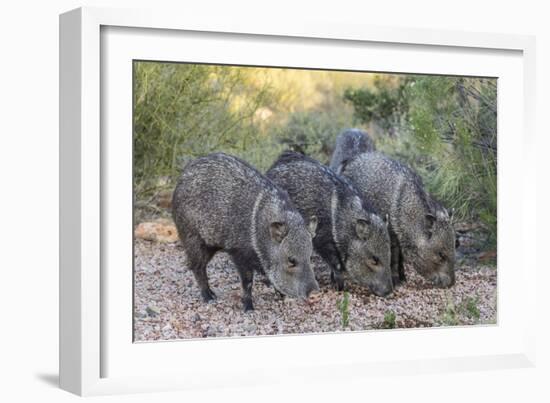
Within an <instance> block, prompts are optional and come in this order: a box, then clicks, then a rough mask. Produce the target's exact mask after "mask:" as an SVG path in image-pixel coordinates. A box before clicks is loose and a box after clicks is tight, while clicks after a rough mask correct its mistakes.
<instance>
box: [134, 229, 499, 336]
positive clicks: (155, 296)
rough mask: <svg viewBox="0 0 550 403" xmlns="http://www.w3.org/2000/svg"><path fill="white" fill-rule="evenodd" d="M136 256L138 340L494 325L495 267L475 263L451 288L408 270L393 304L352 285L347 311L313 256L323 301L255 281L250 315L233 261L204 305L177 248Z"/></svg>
mask: <svg viewBox="0 0 550 403" xmlns="http://www.w3.org/2000/svg"><path fill="white" fill-rule="evenodd" d="M134 253H135V268H134V281H135V296H134V339H135V340H136V341H151V340H170V339H186V338H202V337H219V336H251V335H274V334H292V333H310V332H316V333H317V332H334V331H353V330H368V329H380V328H393V327H395V328H416V327H432V326H449V325H474V324H489V323H495V322H496V308H497V307H496V300H497V298H496V293H497V271H496V268H494V267H492V266H490V265H483V266H479V265H473V264H472V262H471V261H469V260H460V261H459V265H458V267H457V271H456V284H455V285H454V286H453V287H452V288H451V289H445V290H442V289H434V288H432V287H430V286H429V285H428V284H427V283H425V282H424V280H423V279H422V278H421V277H420V276H419V275H417V274H416V273H415V272H414V271H413V270H412V269H410V268H406V275H407V282H406V283H404V284H403V285H401V286H400V287H398V288H397V289H396V290H395V291H394V293H393V294H392V295H391V296H390V297H386V298H380V297H377V296H376V295H374V294H372V293H370V292H369V291H368V290H367V289H365V288H361V287H356V286H353V285H348V287H347V292H348V293H349V294H348V303H347V308H346V309H345V312H344V309H343V308H342V303H341V301H342V299H343V298H344V292H337V291H335V290H333V289H332V288H331V287H330V281H329V270H328V267H327V266H326V265H325V264H324V262H323V261H322V260H321V259H320V258H318V257H314V264H315V267H316V273H317V274H318V275H317V277H318V280H319V285H320V286H321V291H320V292H319V293H318V294H315V295H314V296H312V297H311V298H310V299H309V300H308V301H307V302H303V301H299V300H295V299H292V298H282V297H280V296H278V295H277V293H276V292H275V291H274V290H273V288H271V287H268V286H266V285H265V284H264V283H263V282H262V281H261V280H262V276H260V275H258V274H256V276H255V278H254V286H253V298H254V307H255V311H252V312H247V313H244V312H243V311H242V304H241V300H240V298H241V284H240V280H239V277H238V274H237V271H236V269H235V267H234V266H233V263H232V262H231V260H230V258H229V256H228V255H226V254H224V253H218V254H217V255H216V256H215V257H214V258H213V259H212V261H211V262H210V264H209V265H208V268H207V270H208V277H209V280H210V285H211V288H212V289H213V290H214V292H215V293H216V294H217V296H218V298H217V300H216V301H214V302H211V303H208V304H206V303H204V302H202V300H201V298H200V292H199V289H198V287H197V285H196V283H195V279H194V278H193V274H192V273H191V271H190V270H188V268H187V266H186V258H185V253H184V252H183V250H182V249H181V247H180V246H179V245H178V244H174V243H161V242H155V241H146V240H142V239H136V241H135V251H134ZM344 316H347V318H345V317H344ZM346 319H347V323H346Z"/></svg>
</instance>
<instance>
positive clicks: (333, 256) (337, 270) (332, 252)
mask: <svg viewBox="0 0 550 403" xmlns="http://www.w3.org/2000/svg"><path fill="white" fill-rule="evenodd" d="M317 249H318V250H319V255H321V257H322V258H323V260H324V261H325V262H326V263H327V264H328V265H329V267H330V282H331V283H332V286H333V287H334V288H335V289H336V291H343V290H344V286H345V283H344V267H342V265H341V264H340V260H339V259H338V251H337V250H336V249H335V248H334V246H333V245H320V246H318V247H317Z"/></svg>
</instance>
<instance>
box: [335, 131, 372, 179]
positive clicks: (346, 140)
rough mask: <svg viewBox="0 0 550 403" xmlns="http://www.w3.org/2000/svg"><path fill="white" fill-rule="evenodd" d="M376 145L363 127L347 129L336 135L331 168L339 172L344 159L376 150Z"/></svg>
mask: <svg viewBox="0 0 550 403" xmlns="http://www.w3.org/2000/svg"><path fill="white" fill-rule="evenodd" d="M375 150H376V147H375V146H374V142H373V141H372V139H371V137H370V136H369V135H368V133H367V132H366V131H364V130H361V129H347V130H344V131H343V132H342V133H340V134H339V135H338V137H336V146H335V147H334V152H333V153H332V158H331V160H330V168H331V169H332V170H333V171H334V172H338V168H339V167H340V165H341V164H342V162H344V160H348V159H351V158H353V157H355V156H356V155H359V154H362V153H370V152H372V151H375Z"/></svg>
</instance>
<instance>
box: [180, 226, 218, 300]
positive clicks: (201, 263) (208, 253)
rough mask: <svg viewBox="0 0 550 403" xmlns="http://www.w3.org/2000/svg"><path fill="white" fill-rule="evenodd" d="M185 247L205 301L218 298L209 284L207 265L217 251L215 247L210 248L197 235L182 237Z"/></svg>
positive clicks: (190, 266)
mask: <svg viewBox="0 0 550 403" xmlns="http://www.w3.org/2000/svg"><path fill="white" fill-rule="evenodd" d="M182 244H183V247H184V249H185V251H186V254H187V259H188V260H189V268H190V269H191V271H192V272H193V275H194V276H195V280H196V281H197V284H198V285H199V287H200V289H201V295H202V298H203V300H204V301H205V302H208V301H211V300H213V299H216V294H214V292H213V291H212V290H211V289H210V286H209V285H208V276H207V274H206V266H207V265H208V262H209V261H210V259H211V258H212V256H213V255H214V253H216V250H215V249H211V248H208V247H207V246H206V245H205V244H204V242H203V241H202V240H201V239H199V238H197V237H189V236H187V237H185V238H183V239H182Z"/></svg>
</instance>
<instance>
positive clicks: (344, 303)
mask: <svg viewBox="0 0 550 403" xmlns="http://www.w3.org/2000/svg"><path fill="white" fill-rule="evenodd" d="M338 310H339V311H340V323H341V325H342V329H345V328H346V327H348V325H349V292H348V291H344V296H343V298H342V299H341V300H340V301H338Z"/></svg>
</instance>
